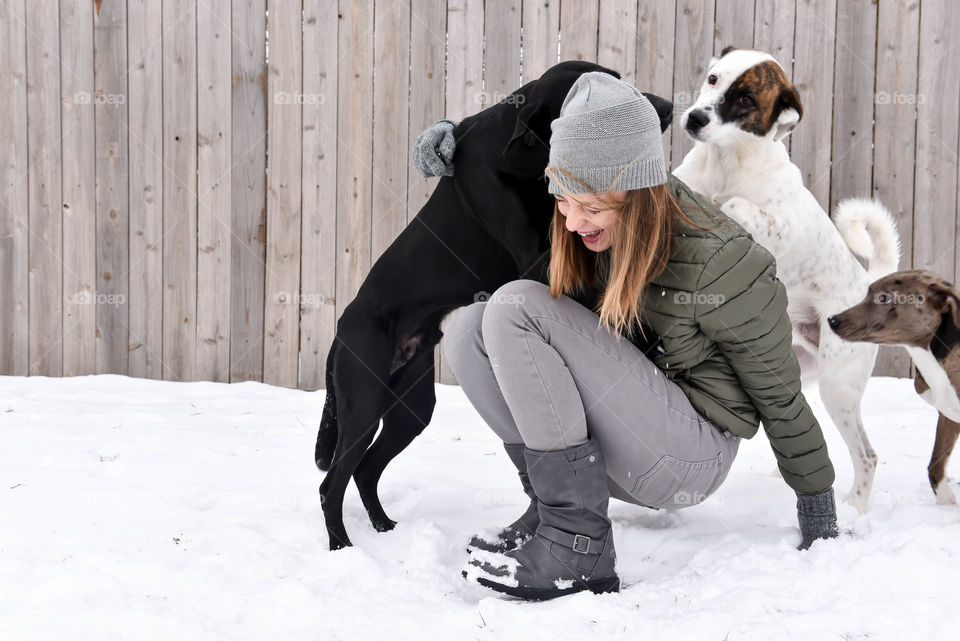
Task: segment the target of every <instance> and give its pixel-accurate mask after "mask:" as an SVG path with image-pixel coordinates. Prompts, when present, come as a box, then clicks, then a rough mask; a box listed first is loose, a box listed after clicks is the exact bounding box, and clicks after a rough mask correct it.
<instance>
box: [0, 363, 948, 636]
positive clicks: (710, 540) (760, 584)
mask: <svg viewBox="0 0 960 641" xmlns="http://www.w3.org/2000/svg"><path fill="white" fill-rule="evenodd" d="M807 396H808V399H810V401H811V405H812V406H813V408H814V411H815V412H816V413H817V416H818V417H820V419H821V422H822V423H823V424H824V428H825V429H824V431H825V432H826V434H827V438H828V439H829V445H830V451H831V454H832V457H833V459H834V462H835V464H836V468H837V476H838V479H837V484H836V490H837V493H838V497H842V496H844V495H845V493H846V491H847V489H848V487H849V484H850V481H851V478H852V472H851V467H850V462H849V459H848V457H847V453H846V449H845V448H844V446H843V444H842V442H841V441H840V438H839V436H838V434H837V433H836V431H835V430H834V429H833V427H832V423H830V421H829V419H828V418H827V416H826V414H825V413H824V411H823V407H822V405H821V404H820V403H819V399H818V398H817V395H816V394H815V393H813V392H811V391H809V390H808V392H807ZM438 398H439V402H438V406H437V411H436V413H435V415H434V420H433V423H432V425H431V426H430V427H429V428H428V429H427V431H426V432H425V433H424V434H423V436H421V437H420V438H419V439H417V440H416V441H415V442H414V444H413V445H412V446H411V447H410V448H409V449H408V450H407V451H406V452H404V454H403V455H401V456H400V457H399V458H398V459H397V460H396V461H395V462H394V463H393V464H392V465H391V466H390V467H389V468H388V469H387V472H386V473H385V475H384V478H383V481H382V483H381V496H382V498H383V503H384V505H385V507H386V509H387V512H388V514H390V516H391V517H393V518H394V519H396V520H397V521H399V522H400V524H399V526H398V527H397V529H396V530H394V531H393V532H390V533H386V534H378V533H376V532H375V531H374V530H373V529H372V528H371V527H370V525H369V522H368V521H367V518H366V515H365V513H364V511H363V509H362V507H361V505H360V501H359V498H358V496H357V494H356V490H355V489H354V488H353V487H352V486H351V488H350V490H349V491H348V494H347V498H346V504H345V514H346V520H345V522H346V526H347V528H348V531H349V533H350V536H351V537H352V539H353V542H354V543H355V545H356V547H354V548H351V549H346V550H341V551H338V552H333V553H331V552H329V551H328V550H327V540H326V534H325V532H324V530H323V522H322V518H321V511H320V503H319V499H318V495H317V486H318V484H319V483H320V481H321V479H322V474H321V473H320V472H318V471H317V469H316V468H315V467H314V465H313V461H312V460H311V459H312V453H313V442H314V437H315V435H316V426H317V423H318V420H319V417H320V412H321V408H322V404H323V394H322V393H306V392H299V391H294V390H287V389H280V388H275V387H270V386H267V385H261V384H256V383H243V384H237V385H225V384H216V383H168V382H156V381H145V380H136V379H130V378H125V377H119V376H95V377H81V378H71V379H47V378H29V379H28V378H9V377H7V378H2V377H0V639H3V640H5V641H14V640H16V641H19V640H21V639H69V640H73V639H96V640H98V641H101V640H109V639H165V640H166V639H204V640H211V639H231V640H232V639H284V640H287V639H296V640H299V639H319V640H324V641H328V640H329V641H333V640H339V639H344V640H348V639H349V640H352V639H418V640H419V639H441V640H444V641H447V640H459V639H524V640H525V641H526V640H532V639H544V638H549V639H577V640H578V641H582V640H583V639H592V638H602V639H605V640H606V639H611V640H612V639H631V640H636V639H657V640H667V639H682V640H684V641H686V640H697V641H700V640H707V639H716V640H718V641H719V640H723V639H727V640H729V641H734V640H742V639H764V640H765V639H777V640H784V639H797V640H802V641H811V640H820V639H832V640H837V639H840V640H843V639H848V640H853V639H857V640H868V639H869V640H877V639H890V640H896V641H904V640H912V639H924V640H927V639H936V640H944V641H946V640H951V641H955V640H956V639H958V638H960V509H958V508H956V507H952V506H938V505H936V504H935V503H934V499H933V496H932V494H931V492H930V490H929V488H928V486H927V481H926V464H927V460H928V458H929V455H930V450H931V447H932V444H933V436H934V429H935V424H936V413H935V412H934V410H933V409H932V408H930V407H929V406H928V405H926V404H925V403H924V402H923V401H922V400H921V399H920V398H919V397H917V396H916V395H915V394H914V392H913V386H912V382H911V381H909V380H903V379H900V380H898V379H892V378H874V379H872V380H871V381H870V385H869V387H868V389H867V394H866V399H865V401H864V407H865V420H866V423H867V426H868V430H869V434H870V438H871V439H872V441H873V443H874V445H875V447H876V449H877V451H878V453H879V455H880V459H881V464H880V468H879V471H878V473H877V478H876V486H875V493H874V497H873V504H872V505H873V507H872V510H871V511H870V513H869V514H867V515H866V516H863V517H857V515H856V513H855V511H854V510H853V509H852V508H850V507H848V506H846V505H845V504H842V503H841V505H840V522H841V523H840V524H841V528H842V529H844V530H847V534H846V535H845V536H843V538H842V539H840V540H837V541H832V542H827V543H817V544H816V545H814V547H813V548H812V549H811V550H810V551H808V552H797V551H796V550H794V546H795V545H796V544H797V543H798V542H799V533H798V531H797V529H796V513H795V499H794V495H793V493H792V492H791V491H790V489H789V488H788V487H787V486H786V484H785V483H784V482H783V481H782V480H781V479H780V478H779V477H777V476H775V475H774V474H773V470H774V469H775V464H774V459H773V455H772V453H771V452H770V448H769V445H768V443H767V441H766V438H765V437H764V436H763V435H762V434H760V435H758V436H757V437H756V438H754V439H753V440H751V441H745V442H744V443H743V444H742V445H741V447H740V454H739V456H738V458H737V461H736V463H735V465H734V468H733V471H732V472H731V474H730V476H729V478H728V479H727V481H726V483H725V484H724V485H723V487H722V488H721V489H720V491H719V492H718V493H717V494H716V495H714V496H713V497H711V498H710V499H709V500H708V501H706V502H705V503H703V504H701V505H699V506H696V507H693V508H689V509H687V510H682V511H678V512H662V511H661V512H655V511H651V510H645V509H642V508H639V507H636V506H631V505H627V504H625V503H620V502H616V501H614V502H612V503H611V516H612V519H613V522H614V532H615V537H616V544H617V551H618V553H619V566H618V568H619V572H620V576H621V578H622V579H623V581H624V584H625V588H624V589H623V590H622V591H621V592H620V593H619V594H610V595H603V596H594V595H589V594H578V595H574V596H570V597H566V598H563V599H559V600H556V601H552V602H547V603H539V604H531V603H524V602H521V601H515V600H509V599H505V598H501V597H500V596H494V595H493V593H491V592H488V591H487V590H485V589H484V588H481V587H479V586H476V585H471V584H468V583H467V582H466V581H464V580H463V579H462V578H461V576H460V568H461V567H462V565H463V563H464V561H465V559H466V553H465V551H464V544H465V543H466V541H467V540H468V539H469V537H470V535H471V534H472V533H474V532H476V531H478V530H480V529H488V528H492V527H494V526H499V525H502V524H505V523H507V522H509V521H510V520H512V519H513V518H514V517H515V516H516V515H517V514H518V513H519V511H520V510H521V509H522V508H523V505H524V501H525V500H526V499H525V497H524V496H523V495H522V494H521V492H520V489H519V484H518V482H517V480H516V476H515V474H514V473H513V472H512V470H511V467H510V464H509V462H508V461H507V459H506V456H505V454H504V452H503V450H502V448H500V447H499V444H498V442H497V441H496V439H495V437H494V436H493V435H492V433H491V432H489V431H488V430H487V428H486V427H485V426H484V424H483V422H482V421H481V420H480V418H479V416H478V415H477V414H476V413H475V412H474V410H473V408H472V407H471V406H470V404H469V403H468V402H467V400H466V398H465V397H464V396H463V395H462V393H461V392H460V389H459V388H457V387H449V386H443V385H441V386H438ZM956 458H957V460H954V461H953V463H952V465H951V466H950V468H949V470H952V471H953V472H954V474H956V470H957V469H958V466H960V462H958V461H960V453H958V454H957V457H956ZM949 470H948V471H949Z"/></svg>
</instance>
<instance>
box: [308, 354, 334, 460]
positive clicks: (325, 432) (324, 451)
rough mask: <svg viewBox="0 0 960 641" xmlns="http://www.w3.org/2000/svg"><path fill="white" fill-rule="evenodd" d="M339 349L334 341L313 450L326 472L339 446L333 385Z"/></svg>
mask: <svg viewBox="0 0 960 641" xmlns="http://www.w3.org/2000/svg"><path fill="white" fill-rule="evenodd" d="M336 349H337V341H336V340H334V341H333V345H331V346H330V353H329V354H328V355H327V375H326V379H327V380H326V385H327V397H326V399H325V400H324V402H323V414H322V415H321V416H320V429H319V430H317V445H316V447H315V448H314V451H313V460H314V461H316V463H317V467H318V468H320V470H321V471H323V472H326V471H327V470H329V469H330V464H331V463H332V462H333V452H334V449H335V448H336V447H337V431H338V428H337V395H336V390H335V389H334V386H333V363H334V358H335V356H334V353H335V351H336Z"/></svg>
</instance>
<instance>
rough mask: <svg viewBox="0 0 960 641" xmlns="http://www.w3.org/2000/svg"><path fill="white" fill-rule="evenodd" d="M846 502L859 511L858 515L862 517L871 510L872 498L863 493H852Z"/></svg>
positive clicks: (848, 495)
mask: <svg viewBox="0 0 960 641" xmlns="http://www.w3.org/2000/svg"><path fill="white" fill-rule="evenodd" d="M844 502H845V503H847V505H852V506H853V507H854V508H856V510H857V514H860V515H861V516H862V515H864V514H866V513H867V510H868V509H870V498H869V497H868V496H866V495H865V494H864V493H863V492H859V493H858V492H856V491H851V492H850V493H849V494H847V497H846V498H845V499H844Z"/></svg>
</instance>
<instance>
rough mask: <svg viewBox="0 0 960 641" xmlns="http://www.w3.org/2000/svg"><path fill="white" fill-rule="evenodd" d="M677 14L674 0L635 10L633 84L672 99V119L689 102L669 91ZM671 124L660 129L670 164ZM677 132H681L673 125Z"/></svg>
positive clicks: (676, 119)
mask: <svg viewBox="0 0 960 641" xmlns="http://www.w3.org/2000/svg"><path fill="white" fill-rule="evenodd" d="M676 18H677V7H676V0H654V1H652V2H641V3H640V5H639V9H638V12H637V62H636V79H637V88H639V89H640V90H641V91H647V92H650V93H655V94H657V95H658V96H662V97H664V98H667V99H670V100H673V101H674V102H673V114H674V115H673V119H674V122H679V120H680V115H681V114H682V113H683V112H684V110H685V109H686V108H687V107H689V106H690V104H689V103H687V102H685V101H681V102H677V97H676V96H675V95H674V91H673V66H674V65H673V54H674V33H675V26H676ZM674 129H675V127H670V128H669V129H667V130H666V131H665V132H664V133H663V157H664V159H665V160H666V161H667V164H668V165H670V159H671V157H672V156H671V152H670V150H671V141H672V138H673V132H674ZM677 129H678V130H677V134H676V135H677V136H678V137H679V136H683V135H684V134H683V132H681V131H679V128H677Z"/></svg>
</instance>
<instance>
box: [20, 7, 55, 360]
mask: <svg viewBox="0 0 960 641" xmlns="http://www.w3.org/2000/svg"><path fill="white" fill-rule="evenodd" d="M59 13H60V12H59V6H58V2H57V1H56V0H31V1H30V2H28V3H27V11H26V17H27V20H26V30H27V34H28V38H27V114H28V121H27V167H29V171H28V173H29V182H28V188H27V194H28V205H27V206H28V210H29V229H30V240H29V242H28V247H29V250H28V251H29V288H30V289H29V294H28V297H29V303H28V314H29V319H30V320H29V322H30V328H29V334H30V336H29V339H28V340H29V360H30V366H29V372H30V374H32V375H40V376H60V375H61V374H62V373H63V354H62V349H61V346H62V342H61V339H62V335H63V318H62V316H61V314H62V311H63V306H62V304H61V295H62V292H63V287H62V285H63V253H62V251H61V247H62V245H61V243H62V240H63V238H62V231H63V227H62V215H61V211H62V210H61V203H62V202H63V201H62V195H61V194H62V192H61V182H60V181H61V177H62V174H61V171H62V168H61V158H62V156H61V150H60V140H61V138H60V137H61V133H62V132H61V130H60V20H59V18H60V15H59Z"/></svg>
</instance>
